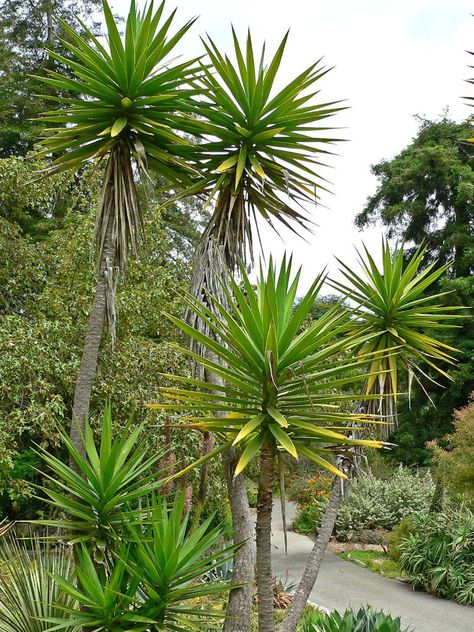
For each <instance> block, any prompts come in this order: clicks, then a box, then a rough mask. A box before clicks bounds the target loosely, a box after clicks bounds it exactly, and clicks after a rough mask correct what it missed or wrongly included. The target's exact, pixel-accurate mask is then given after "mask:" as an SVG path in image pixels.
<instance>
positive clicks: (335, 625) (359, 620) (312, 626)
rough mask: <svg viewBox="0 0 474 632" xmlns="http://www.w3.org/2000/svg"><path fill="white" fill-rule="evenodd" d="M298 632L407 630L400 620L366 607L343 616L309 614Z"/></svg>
mask: <svg viewBox="0 0 474 632" xmlns="http://www.w3.org/2000/svg"><path fill="white" fill-rule="evenodd" d="M298 632H408V628H402V625H401V622H400V618H398V617H397V618H396V619H393V618H392V617H391V616H390V615H389V614H385V612H382V611H380V612H376V611H375V610H373V609H372V608H371V607H370V606H366V607H365V608H360V610H358V611H357V612H355V611H354V610H346V611H345V612H344V614H340V613H339V612H332V613H331V614H324V613H320V612H315V613H309V614H307V615H306V616H304V617H303V619H302V620H301V623H300V627H299V628H298Z"/></svg>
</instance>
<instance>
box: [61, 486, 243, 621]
mask: <svg viewBox="0 0 474 632" xmlns="http://www.w3.org/2000/svg"><path fill="white" fill-rule="evenodd" d="M184 504H185V498H184V495H183V494H181V495H179V496H177V497H176V498H175V500H174V503H173V507H172V508H171V509H170V508H169V507H168V506H167V504H166V501H164V500H163V501H160V500H159V499H157V498H156V497H154V496H152V497H151V500H150V505H149V513H148V515H147V516H145V517H144V519H143V521H141V522H140V524H138V523H135V524H129V525H128V529H127V532H126V538H125V541H124V543H123V544H122V545H121V546H120V548H119V550H118V552H117V555H116V556H114V558H113V560H112V561H111V572H110V574H109V578H108V579H107V580H106V581H105V582H104V581H103V580H102V578H101V575H100V573H98V571H97V569H96V567H95V565H94V563H93V560H92V558H91V556H90V553H89V551H88V550H87V548H86V547H83V548H82V550H81V552H80V553H79V564H78V567H77V575H78V579H79V587H77V586H76V585H75V583H74V582H71V581H70V580H68V579H67V578H64V577H61V576H60V575H59V574H55V575H54V578H55V581H56V582H57V584H58V586H60V587H61V589H62V590H63V591H64V593H65V594H67V595H70V596H71V597H75V598H76V599H77V600H78V601H79V603H80V604H81V606H82V607H81V609H80V610H69V611H68V615H69V616H70V617H71V620H72V621H73V622H74V624H75V625H77V626H78V628H80V629H83V630H87V629H93V630H97V631H104V632H119V631H120V630H123V631H124V632H125V631H131V630H137V631H138V630H143V631H145V630H147V631H150V632H155V631H156V632H158V631H161V630H165V629H166V630H176V631H183V632H184V631H185V630H195V629H197V625H198V623H199V622H200V621H201V622H202V621H203V620H206V619H207V620H208V619H210V618H212V617H217V618H220V619H221V618H222V616H223V613H222V612H221V611H218V610H212V611H206V610H202V609H200V608H199V607H196V606H195V605H193V603H191V604H187V603H186V602H190V601H192V600H196V599H198V598H200V597H203V596H208V595H215V594H218V593H223V592H224V591H226V590H227V589H228V587H229V584H228V582H224V581H207V582H206V581H203V578H204V577H205V576H206V575H209V573H210V571H212V569H214V568H216V567H217V566H219V565H220V564H222V563H223V562H225V561H226V560H228V559H229V558H230V557H231V556H232V552H233V549H234V547H230V548H227V549H221V550H220V551H219V552H218V553H217V554H216V553H210V552H209V551H210V550H212V548H213V547H215V546H216V545H217V544H218V542H219V541H220V539H221V536H222V532H221V529H220V528H214V529H209V525H210V522H211V520H212V516H211V517H210V518H208V520H206V521H205V522H204V523H203V524H202V525H201V526H200V527H199V528H198V529H196V530H195V531H194V532H190V531H189V530H188V529H187V524H188V516H187V515H186V514H185V513H184ZM50 623H51V624H55V625H54V627H51V628H50V630H51V631H52V630H61V629H64V628H65V625H66V623H65V622H64V621H63V620H61V618H58V619H56V620H53V619H51V620H50Z"/></svg>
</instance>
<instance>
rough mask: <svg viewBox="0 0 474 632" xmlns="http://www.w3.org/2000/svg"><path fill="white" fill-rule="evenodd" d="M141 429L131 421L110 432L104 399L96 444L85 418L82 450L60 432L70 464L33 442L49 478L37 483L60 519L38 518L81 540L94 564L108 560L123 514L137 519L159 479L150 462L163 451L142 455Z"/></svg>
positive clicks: (128, 518) (109, 422)
mask: <svg viewBox="0 0 474 632" xmlns="http://www.w3.org/2000/svg"><path fill="white" fill-rule="evenodd" d="M143 430H144V426H143V424H142V425H140V426H135V427H133V428H132V423H131V422H130V423H129V424H128V426H127V427H126V428H125V430H124V431H123V432H122V433H121V435H120V436H118V437H114V436H113V429H112V414H111V407H110V405H108V406H106V408H105V411H104V415H103V418H102V424H101V434H100V445H99V449H97V448H96V445H95V440H94V435H93V432H92V429H91V427H90V425H89V423H88V422H86V424H85V428H84V436H83V437H81V440H82V441H83V449H82V450H78V449H77V447H76V446H75V445H74V443H73V442H72V441H71V439H70V438H69V437H68V435H67V434H66V433H65V432H61V439H62V442H63V446H64V447H65V448H66V450H67V452H68V454H69V461H70V465H67V464H66V463H64V462H63V460H62V459H60V458H58V457H56V456H54V455H52V454H50V453H49V452H48V451H47V450H46V449H44V448H41V447H39V448H38V451H37V452H38V455H39V456H40V457H41V458H42V460H43V461H44V463H45V465H46V466H47V468H48V473H47V474H44V476H45V478H46V480H47V482H48V484H49V485H48V486H38V489H39V490H40V491H42V492H43V494H44V496H45V497H46V499H45V498H43V500H45V501H46V502H47V503H48V504H49V505H50V506H52V507H53V508H54V509H55V510H56V511H57V510H59V511H60V512H61V516H60V518H59V519H54V518H51V519H49V520H39V521H38V523H39V524H42V525H44V526H48V527H54V528H56V529H61V531H62V533H64V534H65V535H66V536H67V537H68V539H69V541H71V542H73V543H77V542H81V543H83V544H85V545H86V546H87V547H88V549H89V551H90V552H91V555H92V557H93V559H94V561H95V562H96V563H98V564H106V563H107V561H110V549H111V548H112V549H113V548H114V546H115V544H116V540H117V537H120V536H121V535H122V530H123V525H124V520H125V519H127V520H129V521H132V522H133V520H135V519H137V516H138V515H139V514H140V506H141V503H142V502H143V499H144V498H146V497H147V496H149V495H150V493H151V492H152V491H155V490H157V489H158V488H159V487H160V485H161V480H160V478H159V474H160V472H157V470H156V468H154V466H155V465H156V464H157V463H158V461H159V460H160V459H162V458H163V452H157V453H155V454H153V455H151V456H149V455H147V453H146V451H145V450H143V449H142V446H140V435H141V434H142V432H143ZM161 474H162V475H163V474H164V473H163V472H161Z"/></svg>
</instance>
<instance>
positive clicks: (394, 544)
mask: <svg viewBox="0 0 474 632" xmlns="http://www.w3.org/2000/svg"><path fill="white" fill-rule="evenodd" d="M412 533H413V517H412V516H407V517H406V518H403V520H402V521H401V522H400V524H399V525H397V526H396V527H395V528H394V529H393V531H391V532H390V533H389V534H388V554H389V555H390V557H391V558H392V560H394V561H395V562H398V561H399V560H400V555H401V553H400V544H401V543H402V542H403V541H404V540H406V539H407V538H408V537H410V535H411V534H412Z"/></svg>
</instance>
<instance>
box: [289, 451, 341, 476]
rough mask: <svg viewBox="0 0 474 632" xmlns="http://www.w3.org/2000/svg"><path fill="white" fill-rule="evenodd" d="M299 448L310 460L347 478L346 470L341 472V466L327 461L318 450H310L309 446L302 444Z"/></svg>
mask: <svg viewBox="0 0 474 632" xmlns="http://www.w3.org/2000/svg"><path fill="white" fill-rule="evenodd" d="M298 450H299V452H300V453H301V454H303V455H304V456H306V457H308V459H309V460H310V461H313V463H316V465H319V466H321V467H322V468H323V469H324V470H326V471H327V472H331V474H335V475H336V476H340V477H341V478H347V476H346V475H345V474H344V472H341V470H340V469H339V468H337V467H336V466H335V465H333V464H332V463H330V462H329V461H326V459H323V457H322V456H319V454H316V452H313V450H310V449H309V448H306V447H305V446H302V445H300V446H298Z"/></svg>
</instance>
